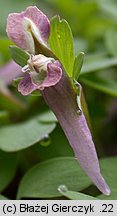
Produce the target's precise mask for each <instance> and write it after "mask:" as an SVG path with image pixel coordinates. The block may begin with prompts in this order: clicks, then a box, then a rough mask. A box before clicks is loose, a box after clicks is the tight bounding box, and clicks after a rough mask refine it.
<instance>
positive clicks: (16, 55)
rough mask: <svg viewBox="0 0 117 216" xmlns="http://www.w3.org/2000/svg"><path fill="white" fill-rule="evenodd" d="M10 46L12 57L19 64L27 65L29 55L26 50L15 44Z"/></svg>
mask: <svg viewBox="0 0 117 216" xmlns="http://www.w3.org/2000/svg"><path fill="white" fill-rule="evenodd" d="M9 48H10V53H11V57H12V59H13V60H14V61H15V62H16V63H17V64H19V65H20V66H21V67H24V66H25V65H27V60H28V59H29V55H28V54H27V53H26V52H25V51H23V50H22V49H20V48H19V47H17V46H14V45H12V46H10V47H9Z"/></svg>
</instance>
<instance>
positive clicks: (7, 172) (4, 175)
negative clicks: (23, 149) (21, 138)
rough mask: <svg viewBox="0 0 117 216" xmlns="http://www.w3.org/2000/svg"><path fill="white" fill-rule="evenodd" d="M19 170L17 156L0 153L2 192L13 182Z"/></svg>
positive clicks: (0, 183)
mask: <svg viewBox="0 0 117 216" xmlns="http://www.w3.org/2000/svg"><path fill="white" fill-rule="evenodd" d="M16 168H17V155H16V154H8V153H5V152H2V151H0V192H2V191H3V190H4V189H5V188H6V187H7V186H8V185H9V183H10V182H11V181H12V179H13V177H14V176H15V173H16Z"/></svg>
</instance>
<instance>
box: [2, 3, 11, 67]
mask: <svg viewBox="0 0 117 216" xmlns="http://www.w3.org/2000/svg"><path fill="white" fill-rule="evenodd" d="M0 10H1V7H0ZM0 14H1V13H0ZM0 24H1V22H0ZM0 36H1V35H0ZM11 44H12V42H11V40H9V39H8V38H6V37H2V38H1V37H0V57H1V58H2V63H3V65H4V63H6V62H8V61H9V60H10V53H9V46H10V45H11Z"/></svg>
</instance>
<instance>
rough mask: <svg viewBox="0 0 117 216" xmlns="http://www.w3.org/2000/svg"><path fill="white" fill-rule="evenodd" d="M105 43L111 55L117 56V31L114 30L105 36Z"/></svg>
mask: <svg viewBox="0 0 117 216" xmlns="http://www.w3.org/2000/svg"><path fill="white" fill-rule="evenodd" d="M105 43H106V46H107V49H108V51H109V53H110V54H111V55H113V56H115V57H116V56H117V30H115V29H113V30H110V31H108V32H107V33H106V34H105Z"/></svg>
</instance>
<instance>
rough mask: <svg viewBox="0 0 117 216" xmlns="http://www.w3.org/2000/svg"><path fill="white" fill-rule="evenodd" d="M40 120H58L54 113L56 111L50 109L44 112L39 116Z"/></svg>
mask: <svg viewBox="0 0 117 216" xmlns="http://www.w3.org/2000/svg"><path fill="white" fill-rule="evenodd" d="M39 121H40V122H46V123H47V122H57V118H56V116H55V115H54V113H53V112H52V111H51V110H49V111H46V112H44V113H42V114H41V115H40V116H39Z"/></svg>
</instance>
